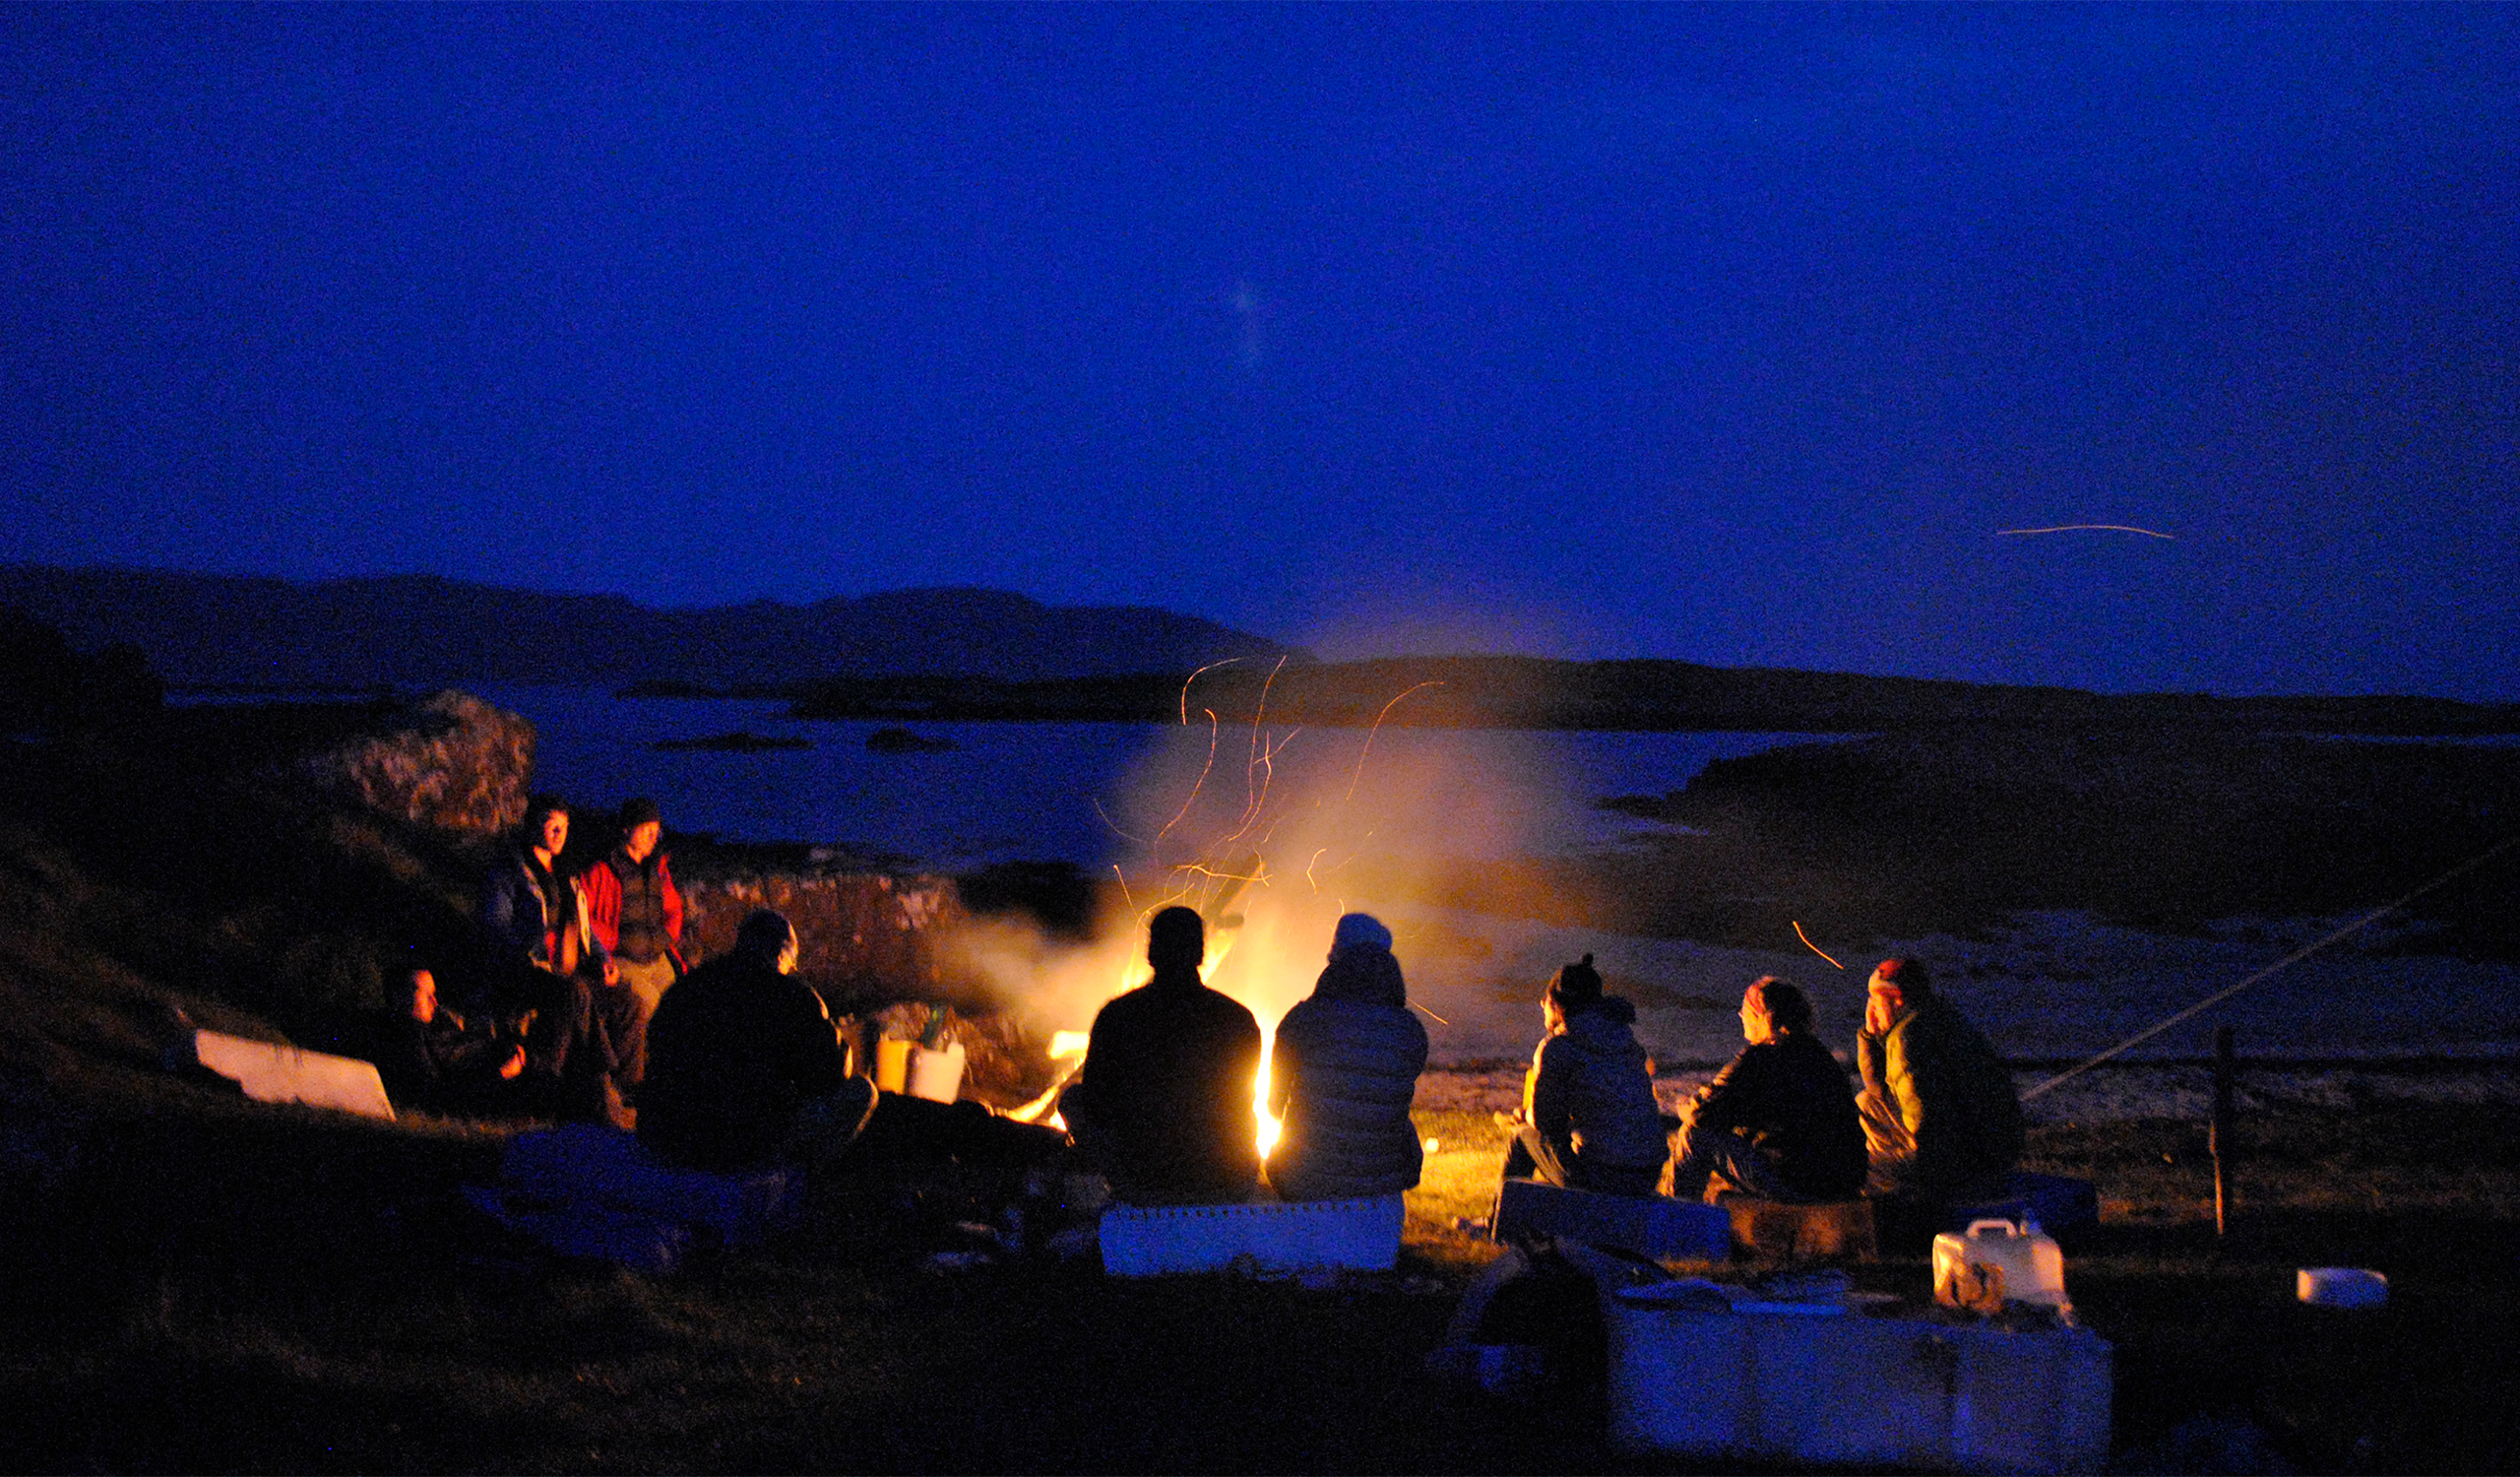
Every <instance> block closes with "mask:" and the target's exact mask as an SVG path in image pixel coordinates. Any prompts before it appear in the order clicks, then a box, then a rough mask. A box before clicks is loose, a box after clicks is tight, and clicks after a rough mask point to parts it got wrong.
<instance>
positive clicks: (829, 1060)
mask: <svg viewBox="0 0 2520 1477" xmlns="http://www.w3.org/2000/svg"><path fill="white" fill-rule="evenodd" d="M848 1080H849V1058H848V1055H847V1053H846V1052H845V1051H844V1050H843V1049H842V1047H841V1044H840V1036H839V1034H838V1033H837V1032H836V1031H834V1030H833V1028H832V1023H831V1012H830V1011H829V1010H828V1009H827V1008H826V1007H825V1006H824V1004H823V997H822V996H821V995H817V994H815V993H814V990H813V987H811V986H809V985H807V984H806V983H805V982H804V981H802V980H799V979H797V978H796V977H795V976H793V975H783V974H781V973H780V972H779V971H778V970H777V969H775V968H773V967H772V966H771V965H770V964H768V963H766V962H763V961H760V960H756V959H751V958H748V957H746V956H744V955H742V954H728V955H725V956H724V957H721V958H717V959H712V960H710V961H709V962H708V963H706V964H704V965H702V966H700V967H699V968H698V969H695V970H693V971H692V972H691V973H690V974H689V975H687V976H685V977H684V978H683V980H682V982H681V983H680V984H677V985H676V986H674V988H673V989H671V990H668V991H666V992H665V995H664V999H663V1000H662V1002H661V1003H660V1004H659V1005H658V1006H657V1014H656V1018H655V1019H654V1020H652V1021H650V1022H649V1024H648V1076H647V1080H646V1082H645V1083H643V1084H642V1085H641V1087H640V1089H639V1141H640V1142H641V1143H644V1144H646V1145H647V1146H648V1147H649V1148H651V1149H653V1150H655V1151H656V1153H657V1155H658V1157H660V1158H662V1159H665V1160H668V1161H670V1162H672V1163H675V1164H681V1165H687V1166H689V1167H691V1168H693V1169H705V1170H715V1171H720V1172H725V1171H729V1170H739V1169H750V1168H752V1167H754V1166H757V1165H761V1164H765V1163H768V1162H769V1161H771V1160H772V1159H773V1158H775V1157H776V1156H777V1154H778V1151H779V1147H780V1145H781V1144H782V1143H783V1142H784V1141H785V1140H786V1139H787V1137H788V1132H789V1131H790V1130H791V1129H792V1128H793V1127H794V1126H795V1121H796V1111H797V1109H798V1108H800V1107H802V1106H803V1105H804V1104H805V1103H806V1102H807V1101H808V1100H810V1099H814V1098H819V1097H827V1096H829V1095H831V1094H832V1093H835V1092H838V1091H839V1090H840V1089H841V1087H842V1086H843V1085H844V1084H845V1083H847V1082H848Z"/></svg>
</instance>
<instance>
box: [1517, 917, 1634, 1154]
mask: <svg viewBox="0 0 2520 1477" xmlns="http://www.w3.org/2000/svg"><path fill="white" fill-rule="evenodd" d="M1541 1019H1542V1021H1543V1022H1544V1024H1545V1025H1546V1027H1547V1029H1548V1034H1547V1035H1546V1036H1545V1037H1544V1038H1542V1040H1541V1044H1540V1047H1539V1049H1538V1050H1537V1051H1535V1052H1533V1053H1532V1066H1531V1071H1530V1072H1529V1073H1527V1074H1526V1075H1525V1076H1524V1078H1523V1112H1522V1117H1521V1120H1520V1122H1519V1124H1517V1126H1516V1129H1515V1134H1514V1141H1513V1143H1512V1144H1511V1145H1509V1146H1508V1147H1507V1149H1506V1151H1505V1178H1506V1179H1509V1180H1510V1179H1517V1178H1532V1179H1539V1180H1543V1181H1545V1182H1546V1183H1548V1184H1551V1185H1560V1186H1564V1187H1566V1188H1569V1189H1592V1190H1600V1191H1603V1192H1605V1193H1608V1194H1627V1195H1650V1194H1652V1193H1654V1192H1655V1188H1656V1187H1657V1186H1658V1185H1659V1184H1660V1183H1661V1181H1662V1178H1663V1163H1664V1160H1665V1159H1666V1158H1668V1157H1669V1154H1670V1145H1669V1143H1668V1142H1667V1141H1666V1139H1665V1138H1664V1130H1663V1114H1662V1109H1661V1107H1660V1106H1659V1105H1658V1104H1657V1103H1656V1102H1655V1101H1654V1078H1653V1076H1652V1074H1651V1073H1650V1072H1648V1071H1647V1069H1646V1065H1645V1049H1644V1048H1643V1047H1642V1046H1639V1045H1638V1044H1637V1041H1636V1033H1635V1031H1634V1030H1633V1029H1631V1028H1632V1027H1633V1026H1634V1025H1635V1023H1636V1007H1635V1006H1634V1005H1631V1004H1629V1003H1628V1002H1627V1001H1626V1000H1623V999H1621V998H1619V997H1618V996H1617V995H1604V994H1602V977H1601V975H1600V973H1599V972H1597V971H1596V970H1595V969H1594V968H1593V956H1592V955H1590V954H1586V955H1585V956H1584V957H1583V959H1582V960H1581V961H1579V962H1577V963H1574V964H1569V965H1567V966H1565V967H1564V968H1562V969H1560V970H1559V971H1558V972H1557V973H1556V974H1555V975H1554V976H1552V977H1551V978H1550V979H1549V982H1548V991H1547V993H1546V995H1544V997H1543V999H1542V1002H1541Z"/></svg>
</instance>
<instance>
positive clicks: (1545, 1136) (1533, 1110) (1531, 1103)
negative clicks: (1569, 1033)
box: [1523, 1036, 1575, 1161]
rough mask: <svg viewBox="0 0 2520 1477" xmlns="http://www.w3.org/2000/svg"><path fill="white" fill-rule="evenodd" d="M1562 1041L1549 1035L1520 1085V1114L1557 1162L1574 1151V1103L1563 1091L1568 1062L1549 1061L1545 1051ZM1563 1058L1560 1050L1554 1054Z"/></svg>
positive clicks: (1547, 1053)
mask: <svg viewBox="0 0 2520 1477" xmlns="http://www.w3.org/2000/svg"><path fill="white" fill-rule="evenodd" d="M1564 1040H1565V1038H1564V1037H1561V1036H1552V1037H1550V1038H1549V1039H1548V1040H1546V1041H1544V1042H1542V1043H1541V1044H1540V1050H1539V1051H1538V1052H1537V1053H1534V1054H1533V1057H1532V1074H1531V1077H1530V1078H1529V1079H1528V1080H1527V1081H1526V1082H1525V1083H1524V1085H1523V1103H1524V1109H1523V1111H1524V1115H1525V1116H1526V1117H1528V1118H1529V1119H1530V1120H1531V1124H1532V1126H1533V1127H1534V1128H1537V1129H1539V1130H1540V1136H1541V1138H1542V1140H1543V1141H1544V1142H1545V1143H1546V1144H1547V1145H1548V1146H1549V1147H1550V1148H1551V1149H1553V1150H1555V1151H1556V1152H1557V1155H1558V1157H1559V1159H1560V1160H1561V1161H1563V1160H1567V1159H1571V1158H1572V1157H1573V1155H1574V1152H1575V1123H1574V1104H1573V1102H1572V1101H1571V1099H1570V1095H1569V1094H1568V1092H1567V1090H1566V1086H1567V1084H1566V1079H1567V1077H1568V1076H1569V1075H1570V1073H1569V1071H1568V1063H1567V1062H1565V1061H1564V1060H1552V1054H1551V1053H1550V1051H1549V1048H1551V1047H1554V1046H1557V1045H1558V1044H1559V1043H1560V1042H1562V1041H1564ZM1564 1055H1565V1053H1564V1052H1563V1051H1562V1050H1561V1051H1560V1052H1558V1053H1556V1054H1555V1056H1556V1057H1558V1058H1562V1057H1563V1056H1564Z"/></svg>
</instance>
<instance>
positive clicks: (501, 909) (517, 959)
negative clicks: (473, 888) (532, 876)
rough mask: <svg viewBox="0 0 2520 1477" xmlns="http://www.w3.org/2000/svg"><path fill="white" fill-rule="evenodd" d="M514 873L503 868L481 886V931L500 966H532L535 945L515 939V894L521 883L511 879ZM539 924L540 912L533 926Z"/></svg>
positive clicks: (516, 915) (493, 873) (509, 869)
mask: <svg viewBox="0 0 2520 1477" xmlns="http://www.w3.org/2000/svg"><path fill="white" fill-rule="evenodd" d="M514 870H515V869H514V868H513V867H502V868H501V869H499V870H497V871H494V872H492V873H490V875H489V877H488V878H487V879H486V880H485V881H484V882H483V883H482V885H481V931H482V932H483V933H484V934H486V935H488V937H489V939H490V941H491V943H492V945H493V946H494V947H495V948H496V950H497V951H498V953H499V956H500V958H501V961H502V962H504V963H508V964H532V963H533V962H534V951H535V943H533V942H527V941H525V940H522V939H520V938H519V937H518V936H517V917H518V913H517V891H518V884H519V883H520V882H521V881H522V880H523V879H522V878H521V877H518V876H516V875H514V874H513V873H514ZM540 923H541V910H539V909H536V917H535V924H536V927H537V928H538V927H539V926H540ZM538 941H539V940H536V942H538Z"/></svg>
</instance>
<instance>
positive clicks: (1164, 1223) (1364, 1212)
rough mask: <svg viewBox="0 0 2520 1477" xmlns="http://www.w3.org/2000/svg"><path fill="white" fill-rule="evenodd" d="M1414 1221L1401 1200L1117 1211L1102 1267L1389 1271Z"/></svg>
mask: <svg viewBox="0 0 2520 1477" xmlns="http://www.w3.org/2000/svg"><path fill="white" fill-rule="evenodd" d="M1405 1219H1406V1211H1405V1210H1404V1209H1403V1207H1402V1203H1401V1198H1400V1196H1398V1195H1396V1194H1390V1195H1369V1196H1366V1197H1364V1198H1361V1199H1355V1200H1291V1201H1287V1202H1285V1203H1282V1204H1279V1203H1260V1204H1250V1205H1114V1206H1112V1207H1111V1208H1110V1209H1109V1210H1106V1211H1104V1212H1103V1230H1102V1239H1103V1270H1104V1271H1106V1272H1109V1273H1111V1274H1112V1275H1113V1276H1118V1277H1150V1276H1158V1275H1162V1274H1164V1273H1166V1272H1217V1271H1224V1270H1225V1269H1226V1268H1228V1267H1230V1266H1232V1265H1233V1264H1234V1262H1235V1261H1236V1260H1237V1259H1239V1258H1241V1257H1245V1256H1248V1257H1249V1258H1251V1261H1250V1264H1251V1265H1253V1266H1255V1267H1257V1268H1258V1269H1259V1270H1261V1271H1264V1272H1300V1271H1310V1270H1315V1269H1320V1268H1334V1267H1335V1268H1343V1269H1350V1270H1355V1271H1375V1272H1382V1271H1389V1270H1391V1268H1392V1266H1393V1265H1394V1264H1396V1263H1397V1262H1398V1261H1399V1260H1400V1229H1401V1223H1402V1222H1403V1220H1405Z"/></svg>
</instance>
